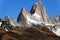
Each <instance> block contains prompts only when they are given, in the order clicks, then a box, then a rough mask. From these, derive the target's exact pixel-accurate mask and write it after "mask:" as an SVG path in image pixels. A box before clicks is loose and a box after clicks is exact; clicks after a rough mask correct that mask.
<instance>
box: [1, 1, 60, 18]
mask: <svg viewBox="0 0 60 40" xmlns="http://www.w3.org/2000/svg"><path fill="white" fill-rule="evenodd" d="M38 1H39V0H0V18H4V16H6V15H8V16H9V17H10V18H11V19H13V18H17V16H18V15H19V13H20V10H21V8H23V7H25V8H26V10H27V11H28V12H29V11H30V9H31V7H32V5H33V4H35V3H36V2H38ZM40 1H41V2H42V3H43V5H44V6H45V8H46V11H47V14H48V17H54V16H56V15H60V0H40Z"/></svg>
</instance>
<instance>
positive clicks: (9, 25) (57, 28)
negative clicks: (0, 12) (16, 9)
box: [0, 1, 60, 40]
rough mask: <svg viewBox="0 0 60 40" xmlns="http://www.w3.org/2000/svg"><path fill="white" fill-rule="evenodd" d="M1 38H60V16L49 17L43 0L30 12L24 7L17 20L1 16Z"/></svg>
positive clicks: (1, 39) (17, 39)
mask: <svg viewBox="0 0 60 40" xmlns="http://www.w3.org/2000/svg"><path fill="white" fill-rule="evenodd" d="M0 40H60V16H56V17H52V18H48V15H47V12H46V9H45V7H44V5H43V4H42V2H41V1H39V2H36V3H35V4H34V5H33V6H32V8H31V10H30V12H28V11H27V10H26V9H25V8H22V9H21V11H20V13H19V15H18V17H17V20H16V19H13V20H11V19H10V18H9V17H8V16H5V18H4V20H2V19H1V18H0Z"/></svg>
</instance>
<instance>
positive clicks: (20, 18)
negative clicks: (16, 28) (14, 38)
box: [17, 8, 30, 27]
mask: <svg viewBox="0 0 60 40" xmlns="http://www.w3.org/2000/svg"><path fill="white" fill-rule="evenodd" d="M27 17H30V14H29V13H28V12H27V11H26V10H25V8H23V9H22V10H21V12H20V14H19V16H18V20H17V21H18V23H20V25H21V26H22V27H27V26H28V25H27V21H28V20H27Z"/></svg>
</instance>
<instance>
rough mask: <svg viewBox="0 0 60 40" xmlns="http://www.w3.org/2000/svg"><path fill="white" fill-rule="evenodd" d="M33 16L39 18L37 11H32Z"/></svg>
mask: <svg viewBox="0 0 60 40" xmlns="http://www.w3.org/2000/svg"><path fill="white" fill-rule="evenodd" d="M33 16H35V17H37V18H41V17H40V15H38V14H37V13H34V14H33Z"/></svg>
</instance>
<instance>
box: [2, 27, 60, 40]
mask: <svg viewBox="0 0 60 40" xmlns="http://www.w3.org/2000/svg"><path fill="white" fill-rule="evenodd" d="M2 40H60V37H57V36H56V35H55V34H54V33H53V32H51V31H50V30H49V29H47V28H46V27H44V28H37V27H31V28H27V29H22V30H19V31H16V30H12V32H6V33H5V34H4V35H3V36H2Z"/></svg>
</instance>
